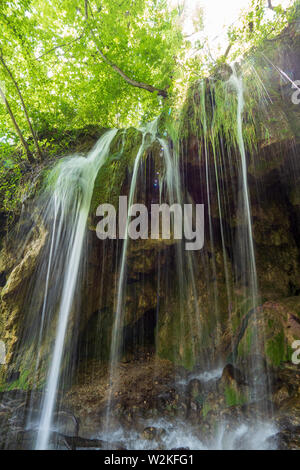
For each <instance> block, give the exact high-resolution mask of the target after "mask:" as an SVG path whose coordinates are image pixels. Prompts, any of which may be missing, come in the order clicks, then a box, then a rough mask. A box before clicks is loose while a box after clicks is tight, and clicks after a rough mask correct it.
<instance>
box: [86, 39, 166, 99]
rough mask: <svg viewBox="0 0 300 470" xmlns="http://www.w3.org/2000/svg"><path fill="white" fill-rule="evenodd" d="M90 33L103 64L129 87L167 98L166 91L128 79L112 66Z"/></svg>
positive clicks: (121, 71) (114, 65)
mask: <svg viewBox="0 0 300 470" xmlns="http://www.w3.org/2000/svg"><path fill="white" fill-rule="evenodd" d="M91 33H92V36H93V40H94V44H95V46H96V48H97V51H98V53H99V55H100V56H101V58H102V59H103V60H104V62H106V64H108V65H109V66H110V67H111V68H112V69H113V70H114V71H115V72H116V73H117V74H119V75H120V76H121V77H122V78H123V79H124V80H125V81H126V82H127V83H129V85H132V86H134V87H136V88H141V89H143V90H147V91H149V92H150V93H157V94H158V96H162V97H163V98H167V96H168V92H167V90H161V89H160V88H156V87H154V86H152V85H148V84H147V83H143V82H138V81H136V80H134V79H132V78H130V77H128V75H126V73H125V72H123V70H121V69H120V68H119V67H118V66H117V65H116V64H114V63H113V62H112V61H111V60H109V59H108V57H106V55H105V54H103V52H102V51H101V49H100V48H99V47H98V44H97V40H96V38H95V35H94V32H93V31H91Z"/></svg>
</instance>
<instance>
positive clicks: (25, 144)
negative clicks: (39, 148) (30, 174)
mask: <svg viewBox="0 0 300 470" xmlns="http://www.w3.org/2000/svg"><path fill="white" fill-rule="evenodd" d="M0 96H1V98H2V100H3V103H4V104H5V107H6V109H7V111H8V114H9V115H10V118H11V120H12V123H13V125H14V128H15V130H16V132H17V134H18V136H19V138H20V141H21V144H22V146H23V148H24V150H25V153H26V155H27V158H28V161H29V162H30V163H33V162H34V158H33V156H32V153H31V152H30V150H29V147H28V144H27V142H26V140H25V139H24V137H23V134H22V132H21V129H20V128H19V126H18V124H17V121H16V120H15V117H14V114H13V112H12V110H11V107H10V105H9V103H8V101H7V99H6V97H5V95H4V93H3V90H2V89H1V88H0Z"/></svg>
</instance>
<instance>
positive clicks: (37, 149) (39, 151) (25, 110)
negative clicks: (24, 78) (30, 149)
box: [0, 50, 42, 160]
mask: <svg viewBox="0 0 300 470" xmlns="http://www.w3.org/2000/svg"><path fill="white" fill-rule="evenodd" d="M0 62H1V64H2V65H3V67H4V68H5V70H6V72H7V73H8V75H9V77H10V79H11V80H12V82H13V84H14V86H15V88H16V90H17V93H18V95H19V97H20V100H21V104H22V108H23V111H24V114H25V117H26V121H27V123H28V126H29V129H30V132H31V135H32V138H33V141H34V145H35V148H36V153H37V155H38V157H39V159H40V160H42V152H41V149H40V146H39V143H38V139H37V136H36V133H35V131H34V129H33V127H32V124H31V120H30V118H29V114H28V112H27V108H26V105H25V102H24V99H23V95H22V93H21V90H20V88H19V85H18V84H17V82H16V80H15V78H14V76H13V74H12V72H11V71H10V69H9V68H8V66H7V65H6V63H5V61H4V59H3V55H2V51H1V50H0Z"/></svg>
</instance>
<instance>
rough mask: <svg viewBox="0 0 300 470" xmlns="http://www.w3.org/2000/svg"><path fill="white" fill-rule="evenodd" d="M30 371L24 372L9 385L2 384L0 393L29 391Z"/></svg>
mask: <svg viewBox="0 0 300 470" xmlns="http://www.w3.org/2000/svg"><path fill="white" fill-rule="evenodd" d="M29 375H30V371H29V370H25V371H24V372H22V373H21V374H20V377H19V378H18V380H15V381H14V382H12V383H11V384H9V385H7V384H2V385H0V392H8V391H10V390H29V389H30V388H31V385H30V381H29Z"/></svg>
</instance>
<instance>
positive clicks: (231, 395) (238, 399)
mask: <svg viewBox="0 0 300 470" xmlns="http://www.w3.org/2000/svg"><path fill="white" fill-rule="evenodd" d="M225 400H226V405H227V406H237V405H243V404H245V403H247V397H245V395H243V394H242V393H240V392H238V391H237V390H235V389H234V388H233V387H230V386H227V387H226V388H225Z"/></svg>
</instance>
